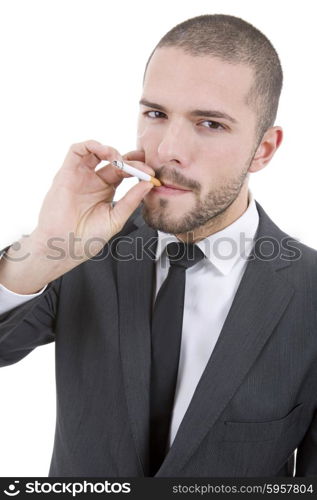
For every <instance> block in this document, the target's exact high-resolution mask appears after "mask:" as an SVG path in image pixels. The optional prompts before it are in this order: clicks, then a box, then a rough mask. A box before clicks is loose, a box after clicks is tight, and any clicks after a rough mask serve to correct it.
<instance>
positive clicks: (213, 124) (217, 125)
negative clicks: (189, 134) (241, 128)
mask: <svg viewBox="0 0 317 500" xmlns="http://www.w3.org/2000/svg"><path fill="white" fill-rule="evenodd" d="M203 123H207V124H208V125H207V126H205V127H206V128H210V129H214V130H219V129H223V130H224V129H225V127H224V126H223V125H221V123H218V122H214V121H213V120H205V121H203V122H201V124H203Z"/></svg>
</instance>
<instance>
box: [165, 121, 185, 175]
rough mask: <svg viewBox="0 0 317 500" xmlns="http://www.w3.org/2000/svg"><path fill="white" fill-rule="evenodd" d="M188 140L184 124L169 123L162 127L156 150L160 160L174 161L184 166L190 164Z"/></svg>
mask: <svg viewBox="0 0 317 500" xmlns="http://www.w3.org/2000/svg"><path fill="white" fill-rule="evenodd" d="M190 142H191V141H190V138H189V136H188V131H186V129H185V126H182V124H181V123H175V122H174V123H169V124H168V125H166V126H165V127H164V131H163V135H162V138H161V141H160V143H159V146H158V150H157V153H158V158H159V160H160V162H161V163H163V164H166V163H170V162H176V163H178V164H179V165H180V166H184V167H186V166H187V165H189V164H190V147H191V144H190Z"/></svg>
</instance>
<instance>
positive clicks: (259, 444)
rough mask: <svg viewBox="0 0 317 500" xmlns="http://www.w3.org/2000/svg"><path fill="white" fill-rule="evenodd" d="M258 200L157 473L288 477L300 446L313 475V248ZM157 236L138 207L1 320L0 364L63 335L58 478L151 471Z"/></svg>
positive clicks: (316, 458)
mask: <svg viewBox="0 0 317 500" xmlns="http://www.w3.org/2000/svg"><path fill="white" fill-rule="evenodd" d="M256 206H257V209H258V212H259V216H260V221H259V228H258V232H257V234H256V243H255V245H254V247H253V250H252V253H251V256H250V260H249V262H248V264H247V268H246V271H245V273H244V275H243V277H242V280H241V283H240V285H239V288H238V291H237V293H236V296H235V298H234V301H233V304H232V307H231V309H230V311H229V314H228V316H227V318H226V321H225V323H224V326H223V329H222V331H221V334H220V336H219V339H218V342H217V344H216V346H215V349H214V351H213V353H212V355H211V357H210V360H209V362H208V364H207V367H206V369H205V371H204V373H203V375H202V377H201V379H200V381H199V383H198V386H197V388H196V390H195V393H194V396H193V398H192V400H191V403H190V405H189V408H188V410H187V412H186V414H185V416H184V418H183V421H182V422H181V425H180V428H179V430H178V433H177V435H176V438H175V440H174V442H173V444H172V447H171V449H170V450H169V453H168V454H167V456H166V459H165V461H164V462H163V464H162V466H161V468H160V470H159V471H158V473H157V476H158V477H163V476H172V477H176V476H178V477H181V476H192V477H203V476H207V477H208V476H209V477H248V476H292V474H293V464H294V450H295V449H296V448H298V453H297V470H296V475H299V476H312V475H315V476H317V412H316V407H317V325H316V323H317V321H316V319H317V318H316V312H317V265H316V264H317V251H316V250H314V249H312V248H309V247H307V246H305V245H303V244H301V243H299V242H298V241H296V240H294V239H292V238H291V237H290V236H288V235H287V234H285V233H283V232H282V231H281V230H280V229H279V228H278V227H277V226H276V225H275V224H274V223H273V222H272V221H271V219H270V218H269V217H268V215H267V214H266V213H265V212H264V210H263V208H262V207H261V206H260V205H259V203H257V202H256ZM142 242H143V244H142ZM145 242H148V246H147V245H145ZM153 242H154V245H153ZM155 242H156V232H155V231H154V230H153V229H151V228H149V227H148V226H147V225H146V224H145V223H144V221H143V219H142V216H141V214H140V209H138V210H137V211H136V212H135V213H134V214H133V216H132V217H131V218H130V219H129V221H128V222H127V224H126V225H125V227H124V229H123V230H122V232H121V233H120V235H119V236H118V235H117V236H116V237H115V238H113V239H112V240H111V241H110V242H109V244H108V245H106V246H105V247H104V248H103V250H102V251H101V252H100V253H99V254H98V255H97V256H96V257H94V258H92V259H90V260H88V261H86V262H85V263H83V264H81V265H80V266H78V267H77V268H75V269H73V270H72V271H69V272H68V273H66V274H65V275H63V276H62V277H60V278H58V279H57V280H55V281H53V282H51V283H50V284H49V286H48V287H47V289H46V290H45V292H44V293H43V294H42V295H41V296H39V297H35V298H34V299H32V300H31V301H29V302H27V303H26V304H23V305H22V306H18V307H16V308H15V309H13V310H11V311H9V312H8V313H4V314H2V315H1V316H0V366H5V365H10V364H12V363H15V362H17V361H19V360H20V359H22V358H23V357H24V356H26V355H27V354H28V353H29V352H31V351H32V349H34V348H35V347H37V346H39V345H42V344H46V343H48V342H53V341H55V346H56V387H57V418H56V432H55V442H54V450H53V455H52V461H51V466H50V471H49V475H50V476H74V477H75V476H95V477H101V476H107V477H126V476H130V477H131V476H147V475H148V437H149V435H148V433H149V375H150V316H151V301H152V292H153V289H154V286H153V285H154V283H153V280H154V279H155V274H154V269H155V264H154V259H153V257H154V251H155ZM144 245H145V246H146V252H143V255H142V254H140V252H141V251H142V248H143V249H144ZM294 249H295V250H294ZM110 250H111V252H110ZM151 250H152V252H151ZM140 255H141V258H140ZM211 307H212V304H211ZM210 328H211V329H212V325H210ZM193 334H194V332H193Z"/></svg>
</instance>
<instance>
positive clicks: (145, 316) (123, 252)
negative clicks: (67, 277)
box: [116, 221, 157, 475]
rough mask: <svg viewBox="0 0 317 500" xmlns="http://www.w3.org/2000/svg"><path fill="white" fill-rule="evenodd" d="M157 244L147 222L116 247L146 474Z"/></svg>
mask: <svg viewBox="0 0 317 500" xmlns="http://www.w3.org/2000/svg"><path fill="white" fill-rule="evenodd" d="M139 223H141V222H140V221H139ZM156 244H157V236H156V231H154V230H153V229H151V228H149V227H148V226H147V225H145V224H144V225H143V226H142V227H141V228H138V229H137V230H135V231H134V232H133V233H130V234H129V235H128V236H125V237H124V238H122V239H121V240H120V241H119V243H118V244H117V247H116V249H117V257H116V260H117V280H118V301H119V324H120V352H121V360H122V370H123V379H124V387H125V392H126V399H127V405H128V412H129V417H130V422H131V428H132V434H133V437H134V440H135V445H136V450H137V454H138V457H139V460H140V464H141V468H142V469H143V473H144V474H145V475H147V471H148V438H149V390H150V361H151V337H150V335H151V331H150V319H151V311H152V293H153V289H154V285H155V274H154V272H155V261H154V257H155V250H156Z"/></svg>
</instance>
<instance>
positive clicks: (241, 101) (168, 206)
mask: <svg viewBox="0 0 317 500" xmlns="http://www.w3.org/2000/svg"><path fill="white" fill-rule="evenodd" d="M252 83H253V72H252V70H251V69H250V68H249V67H248V66H246V65H242V64H236V65H233V64H229V63H227V62H224V61H222V60H220V59H217V58H214V57H209V56H203V57H195V56H192V55H189V54H186V53H185V52H184V51H183V50H182V49H180V48H177V47H168V48H160V49H157V50H156V51H155V52H154V54H153V56H152V59H151V61H150V63H149V66H148V69H147V72H146V77H145V81H144V88H143V95H142V99H141V102H142V103H141V105H140V115H139V121H138V138H137V147H138V149H141V150H144V153H145V163H146V164H148V165H149V166H151V167H152V168H153V169H154V170H155V172H156V177H158V178H159V179H161V180H162V182H163V183H164V184H167V185H172V186H177V187H179V188H182V189H183V190H177V189H172V188H168V187H160V188H152V190H151V191H150V192H149V194H147V195H146V197H145V198H144V207H143V216H144V218H145V220H146V222H147V223H148V224H149V225H150V226H152V227H154V228H155V229H160V230H161V231H164V232H168V233H173V234H177V233H185V232H187V231H193V230H194V229H196V228H198V227H199V228H201V227H204V226H206V225H207V226H208V224H210V223H212V219H215V217H217V216H219V215H220V214H222V213H224V212H225V211H226V209H227V208H228V207H230V205H231V204H232V203H233V202H234V201H235V200H236V199H237V198H238V196H239V195H240V196H241V195H242V193H244V195H245V193H246V192H247V179H248V176H247V171H248V168H249V166H250V163H251V161H252V158H253V155H254V152H255V149H256V144H255V139H256V137H255V131H256V123H257V117H256V114H255V111H254V110H253V109H252V108H251V107H250V106H249V105H248V104H247V103H246V97H247V94H248V91H249V89H250V87H251V84H252Z"/></svg>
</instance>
